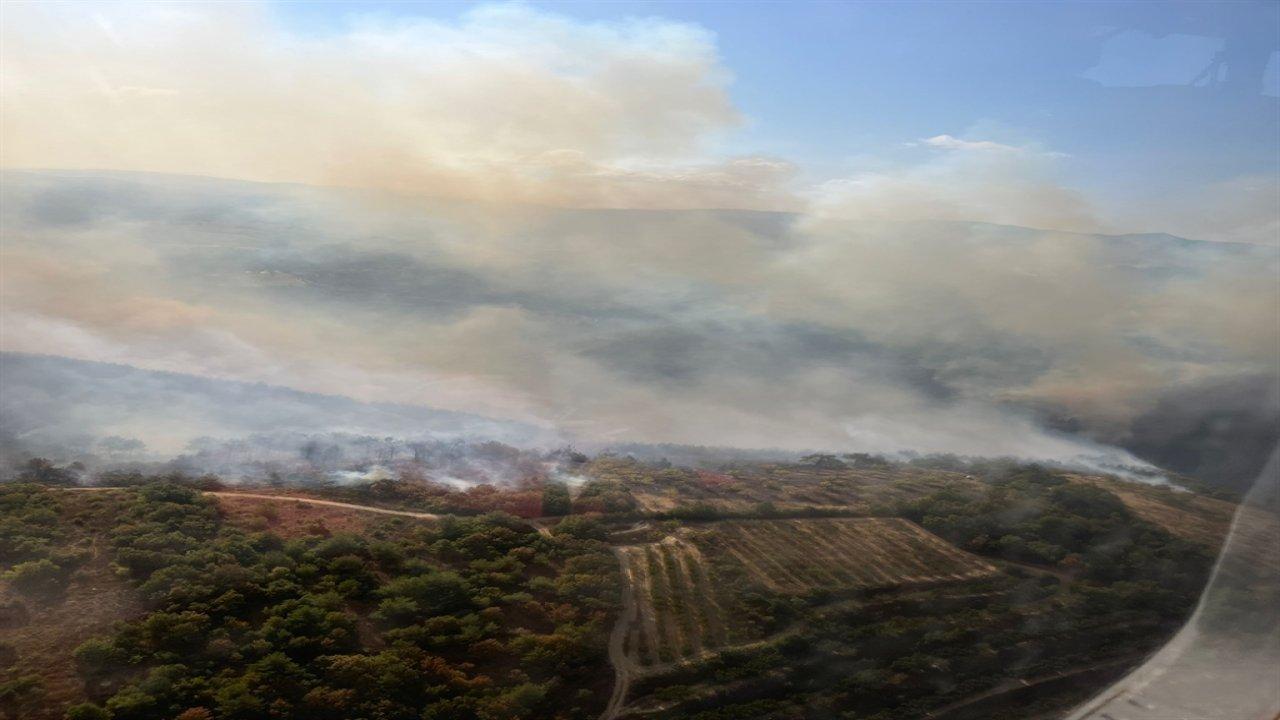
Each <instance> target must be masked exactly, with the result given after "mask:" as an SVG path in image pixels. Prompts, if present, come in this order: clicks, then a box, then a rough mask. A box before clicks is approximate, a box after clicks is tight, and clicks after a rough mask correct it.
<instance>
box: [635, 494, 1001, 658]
mask: <svg viewBox="0 0 1280 720" xmlns="http://www.w3.org/2000/svg"><path fill="white" fill-rule="evenodd" d="M618 556H619V558H620V560H621V563H622V566H623V574H624V578H625V579H626V581H627V583H628V588H629V592H631V593H632V594H633V599H634V602H635V605H636V607H637V609H638V612H637V614H636V617H635V619H634V622H633V623H632V624H631V627H630V628H628V630H627V634H626V641H625V647H626V649H627V654H628V657H629V659H630V662H632V664H634V665H635V666H637V667H641V668H653V667H657V666H664V665H668V664H670V663H673V662H680V661H686V660H693V659H698V658H701V657H704V656H706V655H707V654H709V653H710V652H711V651H714V650H718V649H721V648H724V647H727V646H730V645H732V644H734V643H740V642H745V641H749V640H752V639H756V638H753V637H752V636H751V635H750V634H749V633H746V632H744V631H743V628H741V627H738V626H737V625H738V623H737V620H736V618H735V617H734V614H730V613H726V609H727V608H729V609H731V608H735V607H736V604H737V602H738V599H737V598H736V597H734V594H733V591H731V590H730V588H742V587H746V588H751V589H758V590H763V591H765V592H768V593H772V594H776V595H778V596H788V595H804V594H806V593H811V592H814V591H818V590H822V591H833V592H839V591H848V590H872V589H886V588H898V587H906V586H921V585H931V584H937V583H945V582H962V581H969V580H978V579H981V578H985V577H989V576H992V575H994V574H996V573H997V572H998V571H997V570H996V568H995V567H994V566H993V565H991V564H990V563H987V562H985V561H983V560H981V559H980V558H978V557H976V556H973V555H970V554H968V553H965V552H963V551H961V550H959V549H957V548H955V547H953V546H952V545H950V544H949V543H947V542H946V541H944V540H942V539H940V538H938V537H935V536H934V535H932V534H930V533H928V532H926V531H925V530H923V529H921V528H920V527H919V526H917V525H915V524H913V523H911V522H909V521H906V520H902V519H898V518H842V519H803V520H759V521H724V522H715V523H708V524H706V525H702V526H699V527H698V528H697V529H688V530H686V531H684V532H682V533H680V534H679V535H671V536H668V537H667V538H665V539H663V540H662V541H661V542H655V543H646V544H640V545H628V546H624V547H620V548H618ZM708 557H714V558H716V562H715V563H709V562H708V561H707V558H708ZM740 580H745V583H743V582H740ZM735 614H736V613H735Z"/></svg>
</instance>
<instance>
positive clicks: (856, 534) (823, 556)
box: [697, 518, 997, 594]
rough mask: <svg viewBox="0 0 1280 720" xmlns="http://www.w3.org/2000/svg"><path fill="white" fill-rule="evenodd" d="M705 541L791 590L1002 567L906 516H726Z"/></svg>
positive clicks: (956, 576)
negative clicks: (747, 518) (727, 519)
mask: <svg viewBox="0 0 1280 720" xmlns="http://www.w3.org/2000/svg"><path fill="white" fill-rule="evenodd" d="M697 542H698V543H699V544H700V545H701V546H702V547H703V548H704V549H705V551H706V552H708V553H714V554H717V555H719V554H723V555H727V556H728V557H732V558H733V559H734V560H736V561H737V562H738V563H740V564H741V565H742V567H743V568H744V569H746V571H747V572H748V573H749V574H750V575H751V577H752V578H754V579H755V580H756V581H757V582H759V583H760V584H761V585H764V586H765V587H768V588H769V589H770V590H773V591H775V592H778V593H783V594H804V593H808V592H812V591H814V590H820V589H822V590H841V589H871V588H889V587H900V586H905V585H920V584H930V583H937V582H947V581H960V580H973V579H977V578H980V577H984V576H987V575H992V574H994V573H996V572H997V570H996V568H995V567H994V566H993V565H991V564H990V563H988V562H985V561H983V560H981V559H979V558H978V557H976V556H974V555H970V554H969V553H966V552H963V551H961V550H959V549H958V548H956V547H954V546H952V545H951V544H950V543H948V542H946V541H945V540H942V539H941V538H938V537H937V536H935V535H933V534H931V533H929V532H927V531H925V530H924V529H922V528H920V527H919V526H918V525H915V524H914V523H911V522H909V521H907V520H903V519H901V518H834V519H814V520H761V521H734V522H724V523H718V524H716V525H715V526H714V529H713V530H712V531H710V532H705V533H699V534H698V536H697Z"/></svg>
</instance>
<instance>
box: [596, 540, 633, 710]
mask: <svg viewBox="0 0 1280 720" xmlns="http://www.w3.org/2000/svg"><path fill="white" fill-rule="evenodd" d="M613 554H614V555H616V556H617V558H618V564H619V565H620V566H621V567H622V613H621V614H620V615H619V616H618V621H617V622H615V623H614V625H613V632H611V633H610V634H609V662H611V663H612V664H613V675H614V681H613V693H612V694H610V695H609V704H608V705H606V706H605V708H604V712H603V713H601V714H600V720H613V719H614V718H616V717H618V714H619V713H621V712H622V708H623V707H624V706H625V704H626V702H627V691H628V690H630V689H631V675H632V670H633V668H632V666H631V658H628V657H627V648H626V639H627V633H628V632H629V631H630V629H631V626H632V625H633V624H634V623H635V622H636V620H637V616H638V614H639V612H640V609H639V607H638V606H637V605H636V596H635V590H634V588H635V579H634V578H633V577H631V564H630V563H629V562H627V558H626V549H625V548H622V547H615V548H614V549H613Z"/></svg>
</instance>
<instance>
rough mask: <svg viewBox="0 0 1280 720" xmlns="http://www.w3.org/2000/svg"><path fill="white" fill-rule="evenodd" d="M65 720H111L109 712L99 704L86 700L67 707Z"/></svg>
mask: <svg viewBox="0 0 1280 720" xmlns="http://www.w3.org/2000/svg"><path fill="white" fill-rule="evenodd" d="M67 720H111V713H109V712H107V709H106V708H104V707H102V706H101V705H95V704H93V703H89V702H86V703H80V704H79V705H72V706H71V707H69V708H67Z"/></svg>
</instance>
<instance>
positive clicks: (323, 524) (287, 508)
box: [217, 495, 382, 538]
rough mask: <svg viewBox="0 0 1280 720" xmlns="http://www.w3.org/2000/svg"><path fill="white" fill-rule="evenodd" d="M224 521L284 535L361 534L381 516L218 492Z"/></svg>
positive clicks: (253, 529) (305, 501)
mask: <svg viewBox="0 0 1280 720" xmlns="http://www.w3.org/2000/svg"><path fill="white" fill-rule="evenodd" d="M217 500H218V507H219V509H220V510H221V512H222V516H223V520H224V521H225V522H227V523H228V524H230V525H233V526H235V527H239V528H243V529H245V530H252V531H270V532H272V533H275V534H276V535H279V536H280V537H284V538H292V537H303V536H307V535H329V534H333V533H348V532H349V533H360V532H363V531H364V530H365V529H366V528H367V527H368V526H369V524H370V523H372V522H375V521H377V520H380V519H382V518H381V516H379V515H376V514H374V513H367V512H361V511H359V510H352V509H349V508H341V507H332V506H326V505H319V504H315V503H312V502H308V501H307V500H264V499H262V498H252V497H236V496H234V495H219V496H218V498H217Z"/></svg>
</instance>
